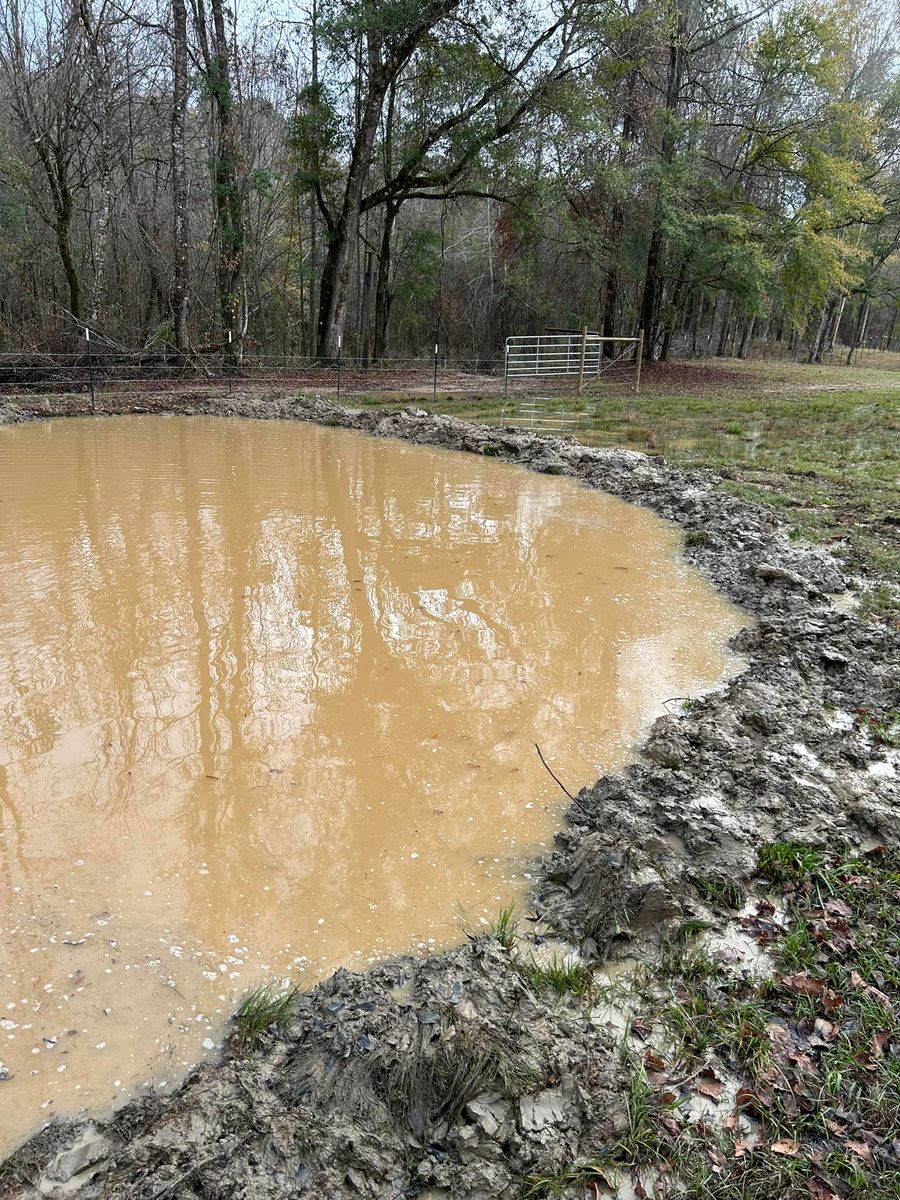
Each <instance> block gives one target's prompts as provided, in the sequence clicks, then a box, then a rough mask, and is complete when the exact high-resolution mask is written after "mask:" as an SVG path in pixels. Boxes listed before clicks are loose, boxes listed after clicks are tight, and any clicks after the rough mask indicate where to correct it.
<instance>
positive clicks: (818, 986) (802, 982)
mask: <svg viewBox="0 0 900 1200" xmlns="http://www.w3.org/2000/svg"><path fill="white" fill-rule="evenodd" d="M781 983H782V986H783V987H786V988H788V989H789V990H790V991H792V992H796V993H797V994H798V995H800V996H821V995H822V993H823V992H824V991H825V981H824V980H823V979H816V978H815V977H814V976H812V975H807V974H806V972H805V971H798V972H797V973H796V974H795V975H785V976H784V977H783V978H782V980H781Z"/></svg>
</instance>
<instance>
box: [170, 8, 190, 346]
mask: <svg viewBox="0 0 900 1200" xmlns="http://www.w3.org/2000/svg"><path fill="white" fill-rule="evenodd" d="M172 81H173V89H172V251H173V253H172V291H171V297H170V305H171V309H172V325H173V332H174V337H175V350H176V352H177V353H178V354H179V355H181V356H182V357H183V356H184V355H186V354H187V352H188V344H189V343H188V321H187V318H188V270H189V263H188V211H187V206H188V182H187V163H186V153H185V128H186V124H187V104H188V46H187V6H186V4H185V0H172Z"/></svg>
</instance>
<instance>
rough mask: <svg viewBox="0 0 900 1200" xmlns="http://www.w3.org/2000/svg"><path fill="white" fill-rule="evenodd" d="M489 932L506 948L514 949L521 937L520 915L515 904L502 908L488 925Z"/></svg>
mask: <svg viewBox="0 0 900 1200" xmlns="http://www.w3.org/2000/svg"><path fill="white" fill-rule="evenodd" d="M488 933H489V935H490V936H491V937H492V938H493V939H494V941H497V942H499V943H500V945H501V946H502V947H503V949H504V950H512V948H513V946H514V945H515V944H516V942H517V941H518V937H519V917H518V914H517V912H516V908H515V905H513V904H508V905H507V906H506V908H501V909H500V912H499V914H498V915H497V917H496V918H495V920H493V921H491V923H490V925H489V926H488Z"/></svg>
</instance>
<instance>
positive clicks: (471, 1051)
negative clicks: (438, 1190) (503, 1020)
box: [372, 1017, 542, 1138]
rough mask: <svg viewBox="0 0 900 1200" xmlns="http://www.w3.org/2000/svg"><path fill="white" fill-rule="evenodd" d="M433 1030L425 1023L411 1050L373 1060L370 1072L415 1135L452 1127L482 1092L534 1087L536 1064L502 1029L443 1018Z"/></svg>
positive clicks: (511, 1091) (521, 1090)
mask: <svg viewBox="0 0 900 1200" xmlns="http://www.w3.org/2000/svg"><path fill="white" fill-rule="evenodd" d="M423 1028H424V1027H423ZM439 1028H440V1033H439V1034H436V1033H435V1032H431V1031H430V1030H431V1027H428V1030H429V1031H426V1032H423V1033H422V1034H421V1041H420V1044H419V1045H418V1047H416V1049H415V1051H414V1052H413V1053H411V1054H408V1055H404V1056H403V1057H402V1058H400V1059H399V1060H395V1059H391V1060H390V1061H387V1060H384V1061H381V1062H380V1063H376V1066H375V1068H374V1070H373V1076H372V1078H373V1085H374V1090H375V1093H376V1095H378V1096H379V1097H380V1098H381V1099H382V1100H383V1101H384V1102H385V1103H386V1104H387V1106H388V1107H389V1108H390V1110H391V1112H392V1113H393V1115H394V1117H395V1119H396V1120H397V1121H398V1122H400V1123H402V1124H403V1125H405V1126H406V1127H408V1128H409V1129H410V1130H411V1131H412V1133H413V1134H414V1135H415V1136H416V1137H417V1138H424V1137H426V1136H427V1135H429V1133H430V1132H431V1131H433V1130H434V1129H435V1128H436V1127H437V1126H438V1125H443V1126H447V1127H449V1126H450V1125H452V1124H453V1122H454V1121H456V1120H457V1118H458V1117H459V1115H460V1113H461V1112H462V1111H463V1109H464V1108H465V1106H466V1105H467V1104H468V1103H469V1102H470V1101H472V1100H474V1099H475V1097H476V1096H479V1095H481V1094H482V1093H483V1092H497V1093H499V1094H500V1095H501V1096H505V1097H509V1098H513V1097H516V1096H520V1095H522V1094H523V1093H524V1092H526V1091H529V1090H530V1089H532V1088H535V1087H537V1086H539V1085H540V1083H541V1081H542V1076H541V1072H540V1070H539V1069H538V1066H537V1064H536V1063H534V1062H532V1061H531V1060H530V1059H529V1058H528V1057H526V1056H525V1055H523V1054H522V1053H521V1051H519V1050H518V1049H517V1048H516V1047H515V1045H514V1044H513V1042H512V1040H511V1039H509V1038H508V1037H506V1035H504V1034H503V1033H502V1032H500V1031H495V1032H494V1033H492V1034H491V1035H490V1036H488V1035H487V1034H486V1033H485V1031H483V1030H475V1029H468V1028H466V1027H463V1026H456V1025H455V1024H454V1023H453V1021H452V1018H449V1017H447V1018H445V1019H444V1020H443V1021H442V1022H441V1024H440V1026H439Z"/></svg>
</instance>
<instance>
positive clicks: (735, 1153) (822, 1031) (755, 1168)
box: [523, 842, 900, 1200]
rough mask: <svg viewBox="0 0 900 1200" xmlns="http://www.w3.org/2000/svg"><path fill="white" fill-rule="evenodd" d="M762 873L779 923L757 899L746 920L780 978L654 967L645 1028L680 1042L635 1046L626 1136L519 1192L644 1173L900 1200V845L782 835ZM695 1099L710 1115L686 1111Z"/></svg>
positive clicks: (691, 1191) (645, 1180)
mask: <svg viewBox="0 0 900 1200" xmlns="http://www.w3.org/2000/svg"><path fill="white" fill-rule="evenodd" d="M760 870H761V872H763V873H764V875H765V877H766V878H767V879H768V880H771V881H772V887H773V889H774V890H775V891H776V892H777V893H778V898H779V910H778V913H779V915H778V920H777V921H774V920H772V919H771V918H772V916H773V913H774V911H775V910H774V908H773V905H772V904H771V903H770V902H769V901H768V900H760V901H759V902H758V904H757V906H756V912H755V914H753V913H751V914H750V915H748V917H747V918H745V921H744V924H745V927H746V928H747V929H748V932H750V933H751V935H753V936H754V937H756V938H757V940H758V941H760V943H762V944H763V945H765V947H766V948H767V950H768V952H769V954H770V956H771V957H772V959H773V961H774V964H775V972H774V975H773V977H772V978H771V979H763V980H757V979H754V978H752V977H749V976H745V975H741V974H735V975H730V976H725V975H720V976H716V977H714V978H696V977H695V976H694V974H693V973H692V972H691V971H690V969H686V970H679V969H678V966H677V962H675V963H673V966H674V970H673V973H672V975H671V976H670V975H668V974H667V975H665V976H660V975H659V974H657V976H656V978H655V980H654V984H655V990H648V992H647V993H646V994H645V996H644V1001H645V1003H646V1004H647V1005H648V1006H651V1011H650V1012H649V1013H648V1015H647V1016H646V1017H645V1022H648V1023H651V1024H653V1023H660V1022H661V1023H662V1025H663V1026H664V1028H665V1029H666V1030H667V1031H668V1034H669V1046H670V1049H669V1050H668V1051H665V1052H659V1053H657V1051H656V1050H655V1049H654V1050H653V1051H652V1052H650V1051H649V1050H648V1051H645V1053H644V1056H643V1057H641V1056H640V1055H639V1054H638V1053H637V1052H636V1051H631V1052H630V1053H631V1058H630V1071H631V1077H632V1083H631V1091H630V1092H629V1132H628V1135H627V1136H626V1137H624V1138H622V1139H621V1140H620V1142H619V1143H617V1144H616V1145H615V1146H614V1147H612V1149H611V1150H610V1151H609V1153H608V1154H604V1155H603V1156H602V1157H600V1158H597V1159H592V1160H588V1161H585V1162H582V1163H575V1164H573V1165H572V1166H571V1167H569V1168H567V1169H565V1170H563V1171H560V1172H558V1173H557V1174H555V1175H548V1176H545V1177H540V1178H537V1177H535V1178H533V1179H530V1180H528V1181H526V1184H525V1188H524V1191H523V1195H524V1196H530V1197H535V1198H537V1197H549V1196H562V1195H571V1196H576V1195H579V1192H578V1190H577V1189H578V1188H579V1187H580V1186H582V1185H588V1184H591V1183H593V1182H597V1183H598V1185H602V1186H603V1187H604V1188H605V1187H607V1186H609V1187H612V1186H613V1185H614V1183H615V1177H616V1173H617V1172H619V1173H621V1172H628V1173H631V1172H636V1173H637V1174H636V1175H635V1174H630V1178H631V1179H632V1181H633V1180H634V1179H635V1178H636V1177H637V1178H640V1179H641V1180H642V1184H641V1186H642V1187H644V1188H646V1194H647V1195H658V1196H665V1197H669V1198H672V1200H674V1198H675V1197H681V1198H683V1200H776V1197H777V1198H778V1200H810V1198H812V1200H869V1198H874V1197H878V1200H892V1198H893V1200H900V1145H898V1140H897V1129H898V1124H897V1114H898V1112H900V1015H898V1014H900V938H898V934H897V930H898V928H900V855H898V854H897V853H896V852H892V851H887V850H884V849H879V850H877V851H873V852H872V853H871V854H867V855H846V856H845V855H841V854H838V853H834V852H828V851H822V850H817V849H813V848H811V847H808V846H803V845H801V844H799V843H793V842H783V843H776V844H774V845H770V846H766V847H763V848H762V850H761V852H760ZM684 957H685V958H687V956H686V955H685V956H684ZM663 985H664V986H663ZM651 1067H652V1070H651V1069H650V1068H651ZM729 1077H730V1078H731V1080H732V1088H733V1089H734V1088H736V1089H737V1090H736V1096H735V1100H734V1102H731V1100H730V1097H731V1096H732V1095H735V1093H734V1091H732V1092H728V1093H727V1094H726V1088H725V1083H724V1082H722V1080H723V1079H727V1078H729ZM697 1096H702V1097H703V1098H704V1101H705V1102H706V1103H709V1102H710V1100H711V1101H712V1103H713V1104H714V1105H717V1106H718V1108H717V1112H718V1116H717V1117H716V1118H715V1119H712V1118H709V1117H704V1119H703V1120H700V1121H697V1120H696V1119H695V1120H693V1121H689V1120H688V1119H687V1117H686V1114H684V1113H683V1112H682V1107H683V1106H684V1105H688V1104H691V1103H693V1101H694V1099H695V1097H697ZM638 1194H640V1192H638Z"/></svg>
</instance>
